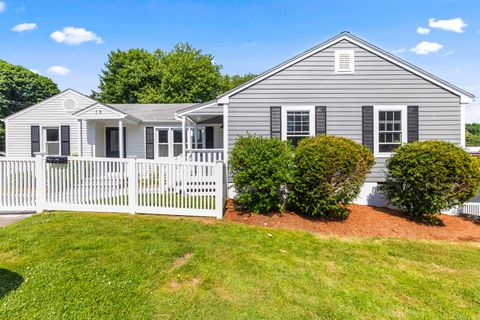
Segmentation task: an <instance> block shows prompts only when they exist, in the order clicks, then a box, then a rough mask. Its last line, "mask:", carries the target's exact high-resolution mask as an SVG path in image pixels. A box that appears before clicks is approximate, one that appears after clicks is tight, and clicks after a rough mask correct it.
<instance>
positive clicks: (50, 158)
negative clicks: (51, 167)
mask: <svg viewBox="0 0 480 320" xmlns="http://www.w3.org/2000/svg"><path fill="white" fill-rule="evenodd" d="M46 161H47V163H68V158H67V157H65V156H48V157H47V158H46Z"/></svg>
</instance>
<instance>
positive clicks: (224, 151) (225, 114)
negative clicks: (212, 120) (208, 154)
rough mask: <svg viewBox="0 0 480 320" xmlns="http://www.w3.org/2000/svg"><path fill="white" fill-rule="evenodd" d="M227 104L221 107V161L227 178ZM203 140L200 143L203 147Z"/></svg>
mask: <svg viewBox="0 0 480 320" xmlns="http://www.w3.org/2000/svg"><path fill="white" fill-rule="evenodd" d="M228 136H229V132H228V103H226V104H224V105H223V161H224V162H225V172H226V173H225V174H226V177H228ZM205 142H206V141H205V140H203V141H202V143H203V146H204V147H205Z"/></svg>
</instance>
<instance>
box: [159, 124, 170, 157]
mask: <svg viewBox="0 0 480 320" xmlns="http://www.w3.org/2000/svg"><path fill="white" fill-rule="evenodd" d="M157 134H158V157H160V158H163V157H168V153H169V152H168V129H158V130H157Z"/></svg>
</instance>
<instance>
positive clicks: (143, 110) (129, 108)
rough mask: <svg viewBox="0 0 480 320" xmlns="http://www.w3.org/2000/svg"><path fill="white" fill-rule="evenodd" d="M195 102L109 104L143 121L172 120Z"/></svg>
mask: <svg viewBox="0 0 480 320" xmlns="http://www.w3.org/2000/svg"><path fill="white" fill-rule="evenodd" d="M196 105H197V104H195V103H157V104H109V106H111V107H113V108H115V109H117V110H119V111H121V112H124V113H126V114H129V115H131V116H134V117H136V118H138V119H141V120H142V121H143V122H162V121H166V122H170V121H175V122H178V120H176V119H175V113H176V112H178V111H180V110H183V109H185V108H188V107H192V106H196Z"/></svg>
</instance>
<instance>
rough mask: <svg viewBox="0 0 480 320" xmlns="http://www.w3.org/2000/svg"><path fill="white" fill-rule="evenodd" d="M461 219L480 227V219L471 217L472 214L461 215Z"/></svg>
mask: <svg viewBox="0 0 480 320" xmlns="http://www.w3.org/2000/svg"><path fill="white" fill-rule="evenodd" d="M459 217H460V218H462V220H465V221H470V222H473V223H474V224H476V225H480V217H479V216H474V215H471V214H461V215H460V216H459Z"/></svg>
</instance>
